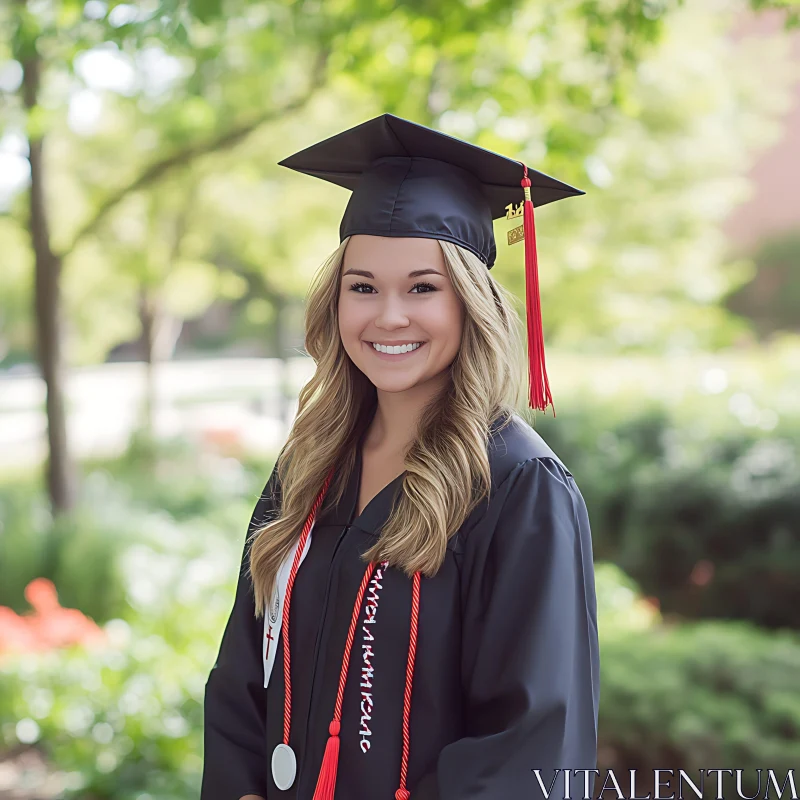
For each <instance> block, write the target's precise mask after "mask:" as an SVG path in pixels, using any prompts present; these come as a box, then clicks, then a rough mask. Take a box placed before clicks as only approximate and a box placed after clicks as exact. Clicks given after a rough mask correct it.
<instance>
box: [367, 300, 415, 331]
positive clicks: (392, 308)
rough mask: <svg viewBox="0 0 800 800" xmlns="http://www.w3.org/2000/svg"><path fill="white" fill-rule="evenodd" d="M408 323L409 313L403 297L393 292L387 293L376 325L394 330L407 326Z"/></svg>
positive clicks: (382, 328) (379, 310) (383, 328)
mask: <svg viewBox="0 0 800 800" xmlns="http://www.w3.org/2000/svg"><path fill="white" fill-rule="evenodd" d="M408 324H409V320H408V313H407V310H406V308H405V303H404V301H403V299H402V298H401V297H397V296H393V295H391V294H389V295H385V299H383V300H382V302H381V304H380V308H379V309H378V312H377V316H376V317H375V327H376V328H380V329H381V330H394V329H396V328H407V327H408Z"/></svg>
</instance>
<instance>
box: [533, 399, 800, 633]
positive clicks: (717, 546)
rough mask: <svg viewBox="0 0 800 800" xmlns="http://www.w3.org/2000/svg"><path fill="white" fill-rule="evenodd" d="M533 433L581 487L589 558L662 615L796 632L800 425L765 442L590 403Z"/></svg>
mask: <svg viewBox="0 0 800 800" xmlns="http://www.w3.org/2000/svg"><path fill="white" fill-rule="evenodd" d="M536 428H537V430H538V431H539V432H540V433H541V434H542V436H544V438H545V439H546V441H547V442H548V443H549V444H550V445H551V447H553V449H554V450H555V452H556V453H557V454H558V455H559V456H560V457H561V458H562V459H563V460H564V461H565V463H566V464H567V466H568V467H569V469H570V471H571V472H572V473H573V475H574V476H575V479H576V481H577V482H578V485H579V486H580V488H581V492H582V493H583V495H584V498H585V500H586V504H587V507H588V509H589V515H590V520H591V523H592V534H593V541H594V552H595V558H596V559H597V560H609V561H613V562H614V563H617V564H618V565H619V566H620V567H621V568H622V569H623V570H624V571H625V572H626V573H627V574H629V575H631V576H632V577H633V578H634V579H635V580H636V581H637V582H638V583H639V584H640V585H641V587H642V589H643V591H644V592H645V593H646V594H648V595H653V596H655V597H657V598H658V599H659V601H660V603H661V608H662V610H663V611H664V612H666V613H676V614H679V615H681V616H685V617H695V618H703V617H712V618H729V619H747V620H750V621H752V622H755V623H758V624H760V625H763V626H766V627H770V628H782V627H790V628H795V629H800V582H798V581H797V575H798V574H800V444H799V443H800V420H783V421H781V422H780V424H778V425H777V426H776V428H775V429H774V430H772V431H769V432H765V431H764V430H761V429H759V428H755V427H743V426H742V425H741V424H740V423H739V422H737V421H736V420H735V419H733V418H732V419H731V420H728V421H724V420H716V421H714V422H711V421H709V420H707V419H702V418H700V417H699V416H698V417H697V418H694V417H690V418H689V421H684V420H683V419H679V418H677V417H676V416H675V415H674V414H671V413H668V411H667V410H666V408H665V407H663V406H651V407H645V408H644V409H643V410H642V411H641V412H639V413H638V414H629V415H627V416H626V415H625V414H624V412H620V411H619V410H618V409H617V410H614V409H606V408H600V407H597V405H596V404H595V406H594V407H592V408H591V409H589V408H588V407H579V408H576V407H573V408H568V409H567V410H566V411H565V410H564V409H560V410H559V414H558V418H557V419H556V420H552V419H551V418H548V417H544V418H542V419H540V420H537V421H536Z"/></svg>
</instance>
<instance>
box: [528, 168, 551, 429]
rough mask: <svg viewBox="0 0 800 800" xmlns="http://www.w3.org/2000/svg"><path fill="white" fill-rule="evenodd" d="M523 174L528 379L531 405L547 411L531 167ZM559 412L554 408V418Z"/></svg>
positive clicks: (549, 398)
mask: <svg viewBox="0 0 800 800" xmlns="http://www.w3.org/2000/svg"><path fill="white" fill-rule="evenodd" d="M522 167H523V170H524V173H523V178H522V180H521V181H520V185H521V186H522V189H523V192H524V194H525V200H524V203H523V217H522V224H523V229H524V232H525V301H526V310H527V314H526V316H527V320H528V378H529V382H530V394H529V403H530V407H531V408H533V409H537V408H538V409H540V410H541V411H544V410H545V409H546V408H547V406H548V405H552V404H553V398H552V395H551V393H550V383H549V381H548V379H547V368H546V366H545V357H544V333H543V331H542V303H541V296H540V293H539V262H538V258H537V255H536V227H535V224H534V216H533V201H532V200H531V180H530V178H529V177H528V167H527V166H526V165H525V164H523V165H522ZM555 415H556V410H555V406H553V416H554V417H555Z"/></svg>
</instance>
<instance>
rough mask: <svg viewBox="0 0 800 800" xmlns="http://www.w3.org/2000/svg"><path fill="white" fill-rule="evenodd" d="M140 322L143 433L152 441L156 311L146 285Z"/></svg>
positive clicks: (140, 292)
mask: <svg viewBox="0 0 800 800" xmlns="http://www.w3.org/2000/svg"><path fill="white" fill-rule="evenodd" d="M139 320H140V322H141V325H142V350H143V352H142V360H143V361H144V365H145V385H144V398H143V403H142V431H143V433H144V434H145V436H146V437H147V438H148V439H149V440H152V439H153V438H154V437H155V410H156V376H155V341H156V310H155V307H154V303H153V297H152V292H151V291H150V289H149V288H148V287H147V286H145V285H142V286H140V287H139Z"/></svg>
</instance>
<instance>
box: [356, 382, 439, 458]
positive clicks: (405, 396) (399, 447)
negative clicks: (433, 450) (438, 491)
mask: <svg viewBox="0 0 800 800" xmlns="http://www.w3.org/2000/svg"><path fill="white" fill-rule="evenodd" d="M449 379H450V378H449V373H448V372H447V370H445V371H443V372H441V373H440V374H439V375H436V376H435V377H433V378H431V379H430V380H428V381H425V382H424V383H420V384H417V385H416V386H413V387H412V388H411V389H407V390H406V391H404V392H385V391H382V390H381V389H378V390H377V391H378V407H377V408H376V410H375V416H374V417H373V418H372V422H371V424H370V426H369V430H368V431H367V434H366V437H365V439H364V449H367V450H372V451H373V452H374V451H379V452H381V453H383V454H385V455H387V456H398V457H402V456H404V455H405V453H406V451H407V450H408V448H409V447H410V446H411V445H412V444H413V442H414V440H415V439H416V436H417V426H418V424H419V419H420V417H421V416H422V410H423V409H424V408H425V406H426V405H427V404H428V403H430V402H431V400H433V398H434V397H435V396H437V395H438V394H440V392H441V391H442V390H443V389H444V387H445V384H446V382H447V381H448V380H449Z"/></svg>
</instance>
